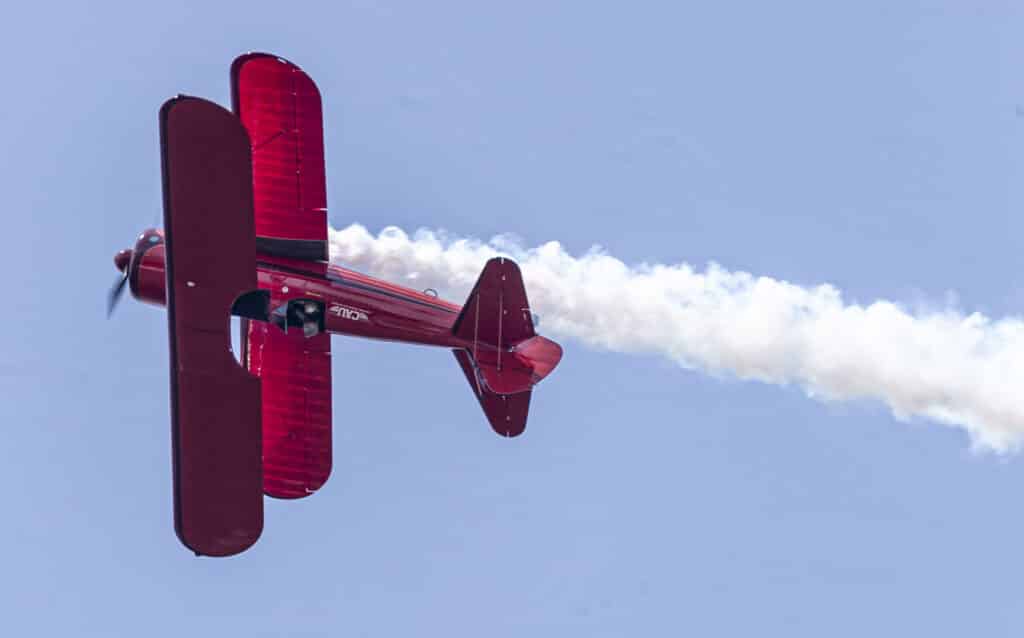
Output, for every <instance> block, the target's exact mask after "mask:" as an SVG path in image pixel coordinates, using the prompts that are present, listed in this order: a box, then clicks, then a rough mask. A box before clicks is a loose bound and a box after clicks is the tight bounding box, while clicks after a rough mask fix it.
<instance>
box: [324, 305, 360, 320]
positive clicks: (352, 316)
mask: <svg viewBox="0 0 1024 638" xmlns="http://www.w3.org/2000/svg"><path fill="white" fill-rule="evenodd" d="M327 312H329V313H331V314H332V315H334V316H335V317H341V318H342V319H349V320H350V321H369V320H370V318H369V316H367V314H366V312H365V311H363V310H357V309H356V308H349V307H348V306H343V305H341V304H339V303H332V304H331V306H330V308H328V309H327Z"/></svg>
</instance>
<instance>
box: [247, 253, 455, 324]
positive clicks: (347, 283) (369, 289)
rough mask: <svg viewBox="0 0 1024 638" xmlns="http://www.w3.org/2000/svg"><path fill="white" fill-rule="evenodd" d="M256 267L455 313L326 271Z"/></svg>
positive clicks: (265, 263)
mask: <svg viewBox="0 0 1024 638" xmlns="http://www.w3.org/2000/svg"><path fill="white" fill-rule="evenodd" d="M256 265H257V266H263V267H264V268H268V269H271V270H280V271H283V272H290V273H294V274H296V275H302V276H303V277H309V278H311V279H324V280H325V281H331V282H334V283H338V284H341V285H342V286H348V287H349V288H356V289H358V290H365V291H367V292H372V293H374V294H378V295H383V296H385V297H391V298H392V299H398V300H399V301H407V302H409V303H413V304H416V305H418V306H425V307H427V308H432V309H434V310H442V311H444V312H447V313H451V314H455V312H456V311H455V310H452V309H451V308H447V307H445V306H441V305H438V304H433V303H430V302H429V301H423V300H422V299H416V298H415V297H410V296H408V295H403V294H401V293H397V292H394V291H391V290H386V289H384V288H378V287H376V286H372V285H370V284H364V283H360V282H356V281H349V280H348V279H346V278H344V277H342V276H341V275H338V274H336V273H332V272H330V271H327V275H326V276H324V275H321V274H319V273H312V272H309V271H306V270H302V269H301V268H295V267H292V266H282V265H281V264H271V263H267V262H262V261H258V262H256Z"/></svg>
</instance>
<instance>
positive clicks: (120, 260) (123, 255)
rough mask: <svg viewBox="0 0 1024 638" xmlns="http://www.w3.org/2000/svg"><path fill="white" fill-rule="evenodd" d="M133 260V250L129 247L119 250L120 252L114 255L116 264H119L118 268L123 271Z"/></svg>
mask: <svg viewBox="0 0 1024 638" xmlns="http://www.w3.org/2000/svg"><path fill="white" fill-rule="evenodd" d="M131 260H132V251H130V250H128V249H127V248H125V249H124V250H120V251H118V253H117V254H116V255H114V265H115V266H117V269H118V270H120V271H121V272H124V271H126V270H127V269H128V264H129V263H130V262H131Z"/></svg>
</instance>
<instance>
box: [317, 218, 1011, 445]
mask: <svg viewBox="0 0 1024 638" xmlns="http://www.w3.org/2000/svg"><path fill="white" fill-rule="evenodd" d="M330 244H331V258H332V259H333V260H335V261H338V262H339V263H342V264H344V265H345V266H347V267H351V268H355V269H357V270H361V271H364V272H367V273H369V274H373V275H375V276H380V277H383V278H385V279H389V280H391V281H395V282H396V283H404V284H405V285H407V286H410V287H414V288H420V289H422V288H427V287H431V288H435V289H437V290H439V291H441V292H442V294H443V296H445V297H447V298H449V299H451V300H453V301H456V302H459V303H461V302H462V301H463V299H464V297H465V295H466V294H468V292H469V290H470V288H471V287H472V286H473V283H474V282H475V281H476V278H477V275H478V274H479V273H480V269H481V268H482V266H483V264H484V262H485V261H486V260H487V259H489V258H491V257H493V256H496V255H502V256H507V257H511V258H512V259H514V260H516V261H517V262H518V263H519V265H520V268H521V269H522V272H523V277H524V279H525V281H526V289H527V294H528V295H529V298H530V305H531V307H532V308H533V310H534V312H537V313H539V314H540V316H541V318H542V324H541V331H542V332H543V333H544V334H546V335H549V336H552V337H568V338H570V339H575V340H577V341H579V342H580V343H583V344H586V345H588V346H592V347H597V348H604V349H608V350H613V351H616V352H624V353H651V354H657V355H662V356H664V357H668V358H669V359H671V360H672V361H674V362H676V363H678V364H679V365H681V366H683V367H684V368H689V369H696V370H701V371H704V372H708V373H711V374H716V375H723V374H725V375H734V376H735V377H738V378H740V379H753V380H758V381H764V382H768V383H775V384H798V385H799V386H800V387H802V388H803V389H804V390H805V391H806V393H807V394H808V396H811V397H814V398H817V399H819V400H825V401H838V400H850V399H874V400H881V401H884V402H885V404H886V405H888V406H889V408H890V409H891V410H892V412H893V414H894V415H895V416H896V417H897V418H899V419H910V418H912V417H925V418H928V419H931V420H933V421H936V422H938V423H942V424H946V425H950V426H956V427H960V428H963V429H965V430H967V432H968V434H969V435H970V437H971V441H972V442H973V444H974V445H975V447H978V448H983V449H989V450H994V451H997V452H1009V451H1013V450H1015V449H1017V448H1019V447H1020V446H1021V443H1022V442H1024V395H1022V394H1021V392H1020V389H1019V383H1020V381H1019V380H1020V379H1021V378H1024V321H1022V320H1020V319H1014V318H1008V319H999V320H992V319H989V318H988V317H985V316H984V315H981V314H978V313H974V314H969V315H964V314H962V313H960V312H957V311H956V310H953V309H947V310H943V311H935V312H928V313H911V312H908V311H907V310H906V309H904V308H902V307H900V306H899V305H897V304H895V303H892V302H889V301H876V302H874V303H872V304H870V305H867V306H861V305H856V304H847V303H844V302H843V299H842V296H841V294H840V292H839V291H838V290H836V289H835V288H834V287H832V286H830V285H828V284H823V285H819V286H814V287H803V286H797V285H794V284H791V283H788V282H785V281H779V280H777V279H772V278H770V277H756V276H754V275H751V274H749V273H745V272H730V271H728V270H725V269H723V268H721V267H720V266H718V265H716V264H711V265H709V266H708V267H707V268H706V269H705V270H703V271H698V270H695V269H694V268H693V267H692V266H689V265H687V264H685V263H680V264H676V265H660V264H654V265H649V264H641V265H635V266H628V265H626V264H624V263H623V262H621V261H619V260H618V259H615V258H614V257H612V256H610V255H608V254H605V253H604V252H602V251H601V250H599V249H591V250H590V251H589V252H587V253H586V254H584V255H581V256H578V257H574V256H572V255H570V254H568V253H567V252H566V251H565V250H564V249H563V248H562V247H561V246H560V245H559V244H558V243H557V242H549V243H546V244H544V245H542V246H539V247H536V248H530V249H526V248H522V247H521V246H519V245H517V244H516V243H515V242H514V241H512V240H510V239H508V238H503V237H497V238H495V239H492V240H491V241H490V242H487V243H484V242H480V241H476V240H471V239H450V238H448V237H446V236H445V235H443V234H438V233H434V232H430V231H424V230H420V231H418V232H416V233H415V234H414V235H413V236H412V237H410V236H409V235H407V234H406V233H405V232H403V231H402V230H400V229H398V228H394V227H391V228H386V229H384V230H383V231H382V232H381V233H380V234H379V235H377V236H376V237H375V236H373V235H372V234H371V233H369V232H368V231H367V230H366V229H365V228H364V227H362V226H360V225H358V224H353V225H352V226H349V227H348V228H345V229H343V230H331V233H330Z"/></svg>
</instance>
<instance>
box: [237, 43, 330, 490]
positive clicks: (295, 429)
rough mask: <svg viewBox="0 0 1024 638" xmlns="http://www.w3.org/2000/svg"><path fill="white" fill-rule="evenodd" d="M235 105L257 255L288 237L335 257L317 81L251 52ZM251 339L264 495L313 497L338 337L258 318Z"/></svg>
mask: <svg viewBox="0 0 1024 638" xmlns="http://www.w3.org/2000/svg"><path fill="white" fill-rule="evenodd" d="M231 103H232V108H233V110H234V112H235V114H236V115H237V116H238V118H239V120H241V122H242V125H243V126H245V128H246V130H247V131H248V132H249V137H250V138H251V140H252V179H253V200H254V202H255V210H254V213H253V214H254V215H255V221H256V235H257V237H259V238H260V239H259V240H257V250H258V249H259V244H260V242H262V241H265V240H266V239H270V240H271V241H278V240H285V241H286V243H287V244H289V245H290V246H292V247H293V249H295V248H294V247H295V246H298V247H299V248H297V250H299V251H302V252H303V253H304V254H305V256H306V257H307V259H314V260H325V259H327V178H326V173H325V168H324V139H323V138H324V134H323V114H322V107H321V103H320V91H319V90H318V89H317V87H316V84H315V83H314V82H313V80H312V79H311V78H310V77H309V76H308V75H306V74H305V73H304V72H303V71H302V70H301V69H300V68H299V67H297V66H296V65H294V64H292V63H291V62H288V61H287V60H283V59H281V58H279V57H277V56H273V55H268V54H264V53H250V54H248V55H243V56H240V57H238V58H237V59H235V61H234V62H233V63H232V65H231ZM278 243H280V242H279V241H278ZM319 268H320V267H317V269H319ZM260 288H261V289H263V290H271V291H272V295H273V288H274V282H273V276H271V277H261V278H260ZM275 307H277V305H274V304H272V305H271V308H275ZM244 341H245V343H244V344H243V350H244V352H245V357H244V358H245V365H246V366H247V367H248V369H249V371H250V372H252V373H253V374H255V375H257V376H259V377H260V381H261V382H262V384H263V442H264V452H263V489H264V492H265V493H266V494H267V495H268V496H273V497H276V498H301V497H304V496H308V495H310V494H312V493H313V492H314V491H316V490H318V489H319V488H320V487H321V486H322V485H323V484H324V483H325V482H326V481H327V477H328V476H329V475H330V473H331V360H330V356H331V340H330V337H329V336H328V335H326V334H320V335H314V336H313V337H311V338H309V339H305V338H304V337H303V335H302V334H301V331H299V332H296V331H292V332H291V333H290V334H285V333H284V332H282V331H281V330H279V329H277V328H275V327H272V326H270V325H267V324H265V323H261V322H257V321H253V322H249V323H248V327H247V329H246V331H245V335H244Z"/></svg>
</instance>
